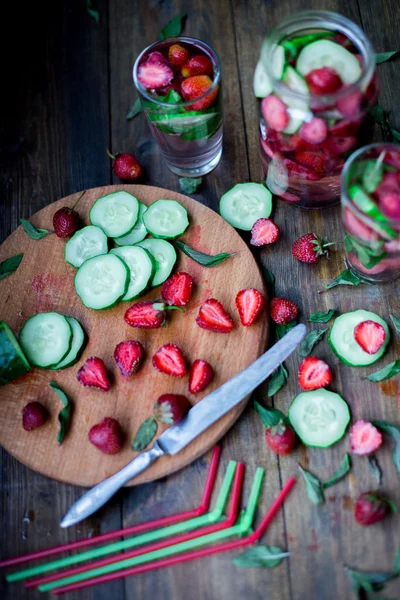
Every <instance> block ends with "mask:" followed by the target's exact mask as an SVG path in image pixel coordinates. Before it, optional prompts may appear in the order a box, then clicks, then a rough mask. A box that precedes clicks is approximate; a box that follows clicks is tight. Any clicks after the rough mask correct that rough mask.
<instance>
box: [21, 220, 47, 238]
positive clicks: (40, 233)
mask: <svg viewBox="0 0 400 600" xmlns="http://www.w3.org/2000/svg"><path fill="white" fill-rule="evenodd" d="M20 223H21V225H22V227H23V229H24V231H25V233H26V234H27V235H29V237H30V238H32V240H41V239H42V238H44V237H45V236H46V235H48V234H49V233H50V231H49V230H48V229H39V228H38V227H35V226H34V225H32V223H31V222H30V221H27V220H26V219H20Z"/></svg>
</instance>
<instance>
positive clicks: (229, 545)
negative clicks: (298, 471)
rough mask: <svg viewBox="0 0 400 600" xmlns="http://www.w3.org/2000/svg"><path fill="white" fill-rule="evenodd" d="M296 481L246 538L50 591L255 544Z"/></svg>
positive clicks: (62, 591)
mask: <svg viewBox="0 0 400 600" xmlns="http://www.w3.org/2000/svg"><path fill="white" fill-rule="evenodd" d="M295 483H296V479H295V478H294V477H290V478H289V479H288V480H287V482H286V483H285V485H284V486H283V488H282V490H281V491H280V492H279V494H278V496H277V497H276V498H275V500H274V501H273V503H272V505H271V507H270V508H269V510H268V511H267V514H266V515H265V517H264V518H263V520H262V521H261V523H260V524H259V526H258V527H257V529H256V530H255V531H254V532H253V533H252V534H251V535H249V536H247V537H246V538H241V539H238V540H233V541H232V542H225V543H224V544H219V545H218V546H211V547H209V548H203V549H199V550H193V551H192V552H187V553H186V554H181V555H178V556H171V557H169V558H163V559H161V560H158V561H155V562H153V563H147V564H144V565H139V566H137V567H131V568H129V569H124V570H122V571H117V572H115V573H107V574H106V575H100V576H99V577H93V578H92V579H88V580H86V581H80V582H78V583H72V584H70V585H65V586H63V587H59V588H55V589H54V590H52V593H53V594H55V595H58V594H65V593H66V592H73V591H76V590H80V589H82V588H86V587H89V586H92V585H97V584H99V583H105V582H106V581H113V580H114V579H121V578H122V577H127V576H128V575H138V574H139V573H146V572H147V571H153V570H155V569H161V568H163V567H169V566H171V565H176V564H179V563H183V562H188V561H189V560H194V559H195V558H202V557H203V556H210V555H211V554H217V553H220V552H226V551H227V550H234V549H235V548H240V547H242V546H249V545H251V544H255V543H256V542H258V540H259V539H260V537H261V536H262V535H263V534H264V532H265V530H266V529H267V527H268V525H269V524H270V523H271V521H272V520H273V518H274V517H275V515H276V513H277V512H278V510H279V509H280V507H281V505H282V504H283V502H284V501H285V499H286V497H287V496H288V494H289V492H290V491H291V489H292V487H293V486H294V484H295Z"/></svg>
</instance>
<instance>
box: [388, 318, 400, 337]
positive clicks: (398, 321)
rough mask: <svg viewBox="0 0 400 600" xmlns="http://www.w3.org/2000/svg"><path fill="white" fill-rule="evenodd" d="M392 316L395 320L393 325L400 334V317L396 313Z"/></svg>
mask: <svg viewBox="0 0 400 600" xmlns="http://www.w3.org/2000/svg"><path fill="white" fill-rule="evenodd" d="M390 318H391V319H392V321H393V325H394V328H395V330H396V331H397V333H398V334H400V319H399V317H396V315H390Z"/></svg>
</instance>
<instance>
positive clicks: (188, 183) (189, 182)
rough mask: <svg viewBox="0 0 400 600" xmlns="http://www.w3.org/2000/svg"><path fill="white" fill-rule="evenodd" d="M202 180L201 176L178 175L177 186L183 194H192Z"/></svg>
mask: <svg viewBox="0 0 400 600" xmlns="http://www.w3.org/2000/svg"><path fill="white" fill-rule="evenodd" d="M202 181H203V180H202V178H201V177H179V187H180V189H181V192H183V193H184V194H194V193H195V191H196V190H197V188H198V187H199V185H201V182H202Z"/></svg>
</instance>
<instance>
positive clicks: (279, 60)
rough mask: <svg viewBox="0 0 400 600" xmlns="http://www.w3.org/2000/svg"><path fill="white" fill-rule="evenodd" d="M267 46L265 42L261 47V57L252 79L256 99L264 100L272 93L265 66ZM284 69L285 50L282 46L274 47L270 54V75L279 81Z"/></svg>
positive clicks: (272, 87)
mask: <svg viewBox="0 0 400 600" xmlns="http://www.w3.org/2000/svg"><path fill="white" fill-rule="evenodd" d="M267 49H268V45H267V44H266V42H264V44H263V45H262V47H261V56H260V60H259V61H258V63H257V65H256V68H255V71H254V79H253V89H254V95H255V97H256V98H265V97H266V96H268V95H269V94H271V93H272V92H273V89H274V86H273V83H272V81H271V79H270V77H269V75H268V73H267V70H266V67H265V64H266V62H268V57H267ZM284 68H285V49H284V48H283V47H282V46H275V48H274V51H273V54H272V73H273V75H274V77H275V78H276V79H281V78H282V75H283V70H284Z"/></svg>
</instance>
